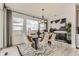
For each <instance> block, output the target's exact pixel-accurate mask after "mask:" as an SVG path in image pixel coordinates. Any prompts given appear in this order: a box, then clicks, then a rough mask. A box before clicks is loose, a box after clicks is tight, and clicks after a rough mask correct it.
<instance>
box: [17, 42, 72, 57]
mask: <svg viewBox="0 0 79 59" xmlns="http://www.w3.org/2000/svg"><path fill="white" fill-rule="evenodd" d="M18 47H19V49H20V51H21V53H22V55H23V56H49V55H55V54H56V53H57V52H56V51H58V53H57V54H59V55H61V52H62V53H63V52H64V51H63V50H65V49H67V48H71V46H70V45H69V44H67V43H62V42H58V41H55V42H54V43H53V44H52V45H51V46H48V45H45V46H44V47H40V48H39V49H37V50H35V49H34V48H32V47H28V46H27V45H26V44H21V45H18ZM71 49H72V48H71ZM59 51H61V52H59ZM65 54H66V53H65ZM63 55H64V54H63Z"/></svg>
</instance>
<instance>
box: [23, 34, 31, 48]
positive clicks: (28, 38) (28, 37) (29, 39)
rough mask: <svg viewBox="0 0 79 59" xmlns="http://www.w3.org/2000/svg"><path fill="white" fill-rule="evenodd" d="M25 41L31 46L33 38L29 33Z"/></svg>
mask: <svg viewBox="0 0 79 59" xmlns="http://www.w3.org/2000/svg"><path fill="white" fill-rule="evenodd" d="M24 42H25V44H26V45H27V46H28V47H29V46H31V44H32V38H31V37H30V36H29V35H27V36H26V35H24Z"/></svg>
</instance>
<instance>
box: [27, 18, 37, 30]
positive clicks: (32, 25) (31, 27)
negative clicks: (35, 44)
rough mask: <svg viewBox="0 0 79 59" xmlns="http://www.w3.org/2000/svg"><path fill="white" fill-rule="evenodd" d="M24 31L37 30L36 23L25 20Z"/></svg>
mask: <svg viewBox="0 0 79 59" xmlns="http://www.w3.org/2000/svg"><path fill="white" fill-rule="evenodd" d="M26 29H27V31H28V30H38V22H37V21H35V20H29V19H27V20H26Z"/></svg>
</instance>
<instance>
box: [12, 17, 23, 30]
mask: <svg viewBox="0 0 79 59" xmlns="http://www.w3.org/2000/svg"><path fill="white" fill-rule="evenodd" d="M12 25H13V30H22V29H23V19H22V18H15V17H13V22H12Z"/></svg>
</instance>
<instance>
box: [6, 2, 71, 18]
mask: <svg viewBox="0 0 79 59" xmlns="http://www.w3.org/2000/svg"><path fill="white" fill-rule="evenodd" d="M69 5H71V4H68V3H6V6H7V7H9V8H11V9H13V10H16V11H19V12H22V13H25V14H30V15H33V16H37V17H41V15H42V10H41V9H42V8H44V9H45V11H44V16H45V18H47V19H50V18H52V17H54V16H55V15H58V14H59V13H62V12H64V11H63V10H66V9H67V8H68V7H69Z"/></svg>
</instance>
